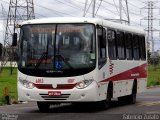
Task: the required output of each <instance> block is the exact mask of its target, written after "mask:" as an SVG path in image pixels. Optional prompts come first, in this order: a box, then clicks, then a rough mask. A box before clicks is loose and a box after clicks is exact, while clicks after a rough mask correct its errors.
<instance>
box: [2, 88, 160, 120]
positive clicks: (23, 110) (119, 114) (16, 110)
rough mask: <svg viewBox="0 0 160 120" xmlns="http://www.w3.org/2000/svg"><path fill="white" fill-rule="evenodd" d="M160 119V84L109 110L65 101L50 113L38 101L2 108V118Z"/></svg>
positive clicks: (40, 119) (116, 103)
mask: <svg viewBox="0 0 160 120" xmlns="http://www.w3.org/2000/svg"><path fill="white" fill-rule="evenodd" d="M7 118H8V119H7ZM17 119H18V120H128V119H129V120H131V119H132V120H144V119H148V120H160V87H156V88H150V89H147V91H146V92H144V93H141V94H138V96H137V103H136V104H134V105H131V104H120V103H119V102H118V101H117V100H116V99H115V100H113V101H112V103H111V107H110V108H109V109H108V110H101V109H99V108H97V107H95V106H88V105H87V106H86V105H81V106H77V105H71V104H62V105H59V106H58V105H57V106H52V108H51V109H50V111H49V112H47V113H41V112H39V111H38V108H37V105H36V103H35V102H31V103H23V104H17V105H6V106H1V107H0V120H17Z"/></svg>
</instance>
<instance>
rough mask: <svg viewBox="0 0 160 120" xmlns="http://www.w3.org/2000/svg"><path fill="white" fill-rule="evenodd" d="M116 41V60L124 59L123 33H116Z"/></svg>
mask: <svg viewBox="0 0 160 120" xmlns="http://www.w3.org/2000/svg"><path fill="white" fill-rule="evenodd" d="M116 41H117V51H118V58H119V59H120V60H124V59H125V49H124V48H125V45H124V44H125V43H124V33H123V32H120V31H117V32H116Z"/></svg>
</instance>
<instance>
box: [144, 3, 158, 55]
mask: <svg viewBox="0 0 160 120" xmlns="http://www.w3.org/2000/svg"><path fill="white" fill-rule="evenodd" d="M145 3H146V6H145V7H143V8H142V9H147V14H148V15H147V17H144V18H143V19H141V20H145V21H147V22H148V23H147V24H148V27H147V28H145V31H146V32H147V41H148V43H150V44H151V49H150V50H151V52H154V37H153V33H154V32H158V31H160V30H157V29H155V28H154V25H153V23H154V21H156V20H158V21H159V20H160V19H158V18H156V17H154V11H153V10H154V9H159V8H158V7H156V6H155V4H156V3H157V1H147V2H145ZM157 26H158V25H157Z"/></svg>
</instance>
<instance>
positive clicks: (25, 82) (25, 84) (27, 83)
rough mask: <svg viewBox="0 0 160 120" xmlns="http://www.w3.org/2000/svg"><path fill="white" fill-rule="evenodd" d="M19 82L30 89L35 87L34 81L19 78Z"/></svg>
mask: <svg viewBox="0 0 160 120" xmlns="http://www.w3.org/2000/svg"><path fill="white" fill-rule="evenodd" d="M19 82H20V83H21V84H22V85H23V86H24V87H25V88H28V89H33V88H34V83H32V82H29V81H27V80H24V79H22V78H19Z"/></svg>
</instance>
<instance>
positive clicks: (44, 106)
mask: <svg viewBox="0 0 160 120" xmlns="http://www.w3.org/2000/svg"><path fill="white" fill-rule="evenodd" d="M37 106H38V108H39V111H41V112H47V111H48V110H49V108H50V104H49V103H46V102H37Z"/></svg>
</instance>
